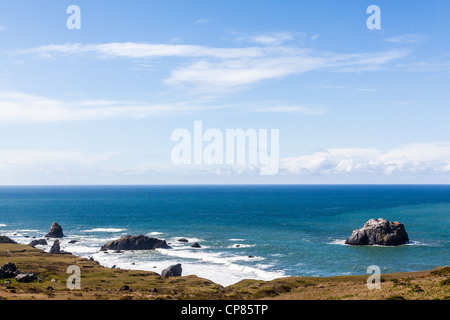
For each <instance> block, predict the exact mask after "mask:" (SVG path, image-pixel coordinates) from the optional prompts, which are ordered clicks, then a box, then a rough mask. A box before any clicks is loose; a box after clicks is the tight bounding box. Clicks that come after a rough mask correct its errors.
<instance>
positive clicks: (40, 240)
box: [28, 239, 48, 247]
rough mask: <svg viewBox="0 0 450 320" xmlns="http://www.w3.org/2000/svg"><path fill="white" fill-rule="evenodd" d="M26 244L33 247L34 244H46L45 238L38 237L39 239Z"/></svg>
mask: <svg viewBox="0 0 450 320" xmlns="http://www.w3.org/2000/svg"><path fill="white" fill-rule="evenodd" d="M28 245H30V246H32V247H34V246H38V245H39V246H46V245H48V243H47V240H45V239H39V240H33V241H31V242H30V243H29V244H28Z"/></svg>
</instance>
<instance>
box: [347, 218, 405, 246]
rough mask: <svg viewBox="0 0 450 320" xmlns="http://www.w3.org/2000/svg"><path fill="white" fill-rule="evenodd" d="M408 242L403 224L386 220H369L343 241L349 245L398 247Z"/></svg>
mask: <svg viewBox="0 0 450 320" xmlns="http://www.w3.org/2000/svg"><path fill="white" fill-rule="evenodd" d="M408 241H409V238H408V233H407V232H406V230H405V226H404V225H403V223H400V222H398V221H394V222H390V221H388V220H386V219H382V218H380V219H370V220H369V221H367V222H366V223H365V224H364V226H363V227H362V228H361V229H357V230H354V231H353V232H352V235H351V236H350V237H349V238H348V239H347V240H346V241H345V243H346V244H350V245H382V246H399V245H402V244H405V243H407V242H408Z"/></svg>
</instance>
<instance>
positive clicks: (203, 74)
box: [21, 33, 408, 93]
mask: <svg viewBox="0 0 450 320" xmlns="http://www.w3.org/2000/svg"><path fill="white" fill-rule="evenodd" d="M292 38H293V36H292V35H291V34H288V33H273V34H267V35H259V36H254V37H253V38H252V41H254V42H257V43H259V44H264V45H265V46H261V47H241V48H215V47H207V46H197V45H178V44H146V43H135V42H121V43H120V42H113V43H105V44H90V45H83V44H63V45H45V46H40V47H36V48H32V49H28V50H23V51H21V53H22V54H24V53H28V54H29V53H36V54H40V55H42V56H49V55H50V56H51V55H52V54H62V55H66V54H94V55H97V56H99V57H103V58H108V57H109V58H127V59H144V58H148V59H155V58H168V57H172V58H179V59H180V61H181V62H182V63H180V64H177V63H176V62H175V63H174V64H173V68H172V70H171V71H170V76H169V77H168V78H167V79H165V80H164V82H165V83H166V84H169V85H174V86H187V87H188V88H190V89H196V91H197V92H205V91H207V92H218V93H220V92H223V91H228V90H236V89H241V88H245V87H247V86H248V85H252V84H256V83H258V82H260V81H264V80H271V79H280V78H284V77H287V76H290V75H298V74H302V73H304V72H308V71H312V70H317V69H325V68H326V69H329V70H332V71H337V72H363V71H373V70H379V69H380V67H382V66H384V65H386V64H388V63H390V62H392V61H395V60H397V59H400V58H403V57H405V56H406V55H407V54H408V52H406V51H400V50H390V51H384V52H383V51H382V52H373V53H356V54H342V53H331V52H318V51H313V50H307V49H303V48H298V47H289V46H283V45H281V43H282V42H284V41H287V40H289V39H292ZM183 59H185V60H183ZM186 59H187V60H186ZM194 93H195V91H194Z"/></svg>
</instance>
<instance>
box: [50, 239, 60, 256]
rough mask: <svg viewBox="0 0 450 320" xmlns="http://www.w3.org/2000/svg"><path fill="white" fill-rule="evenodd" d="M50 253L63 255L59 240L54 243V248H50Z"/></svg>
mask: <svg viewBox="0 0 450 320" xmlns="http://www.w3.org/2000/svg"><path fill="white" fill-rule="evenodd" d="M49 253H57V254H59V253H61V248H60V246H59V240H55V242H53V245H52V247H51V248H50V251H49Z"/></svg>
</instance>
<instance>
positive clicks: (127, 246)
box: [100, 235, 171, 251]
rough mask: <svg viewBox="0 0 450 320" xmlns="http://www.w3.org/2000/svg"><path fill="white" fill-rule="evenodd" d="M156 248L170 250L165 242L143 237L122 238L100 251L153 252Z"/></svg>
mask: <svg viewBox="0 0 450 320" xmlns="http://www.w3.org/2000/svg"><path fill="white" fill-rule="evenodd" d="M157 248H161V249H171V247H170V246H168V245H167V243H166V241H165V240H160V239H156V238H149V237H147V236H144V235H138V236H130V235H128V236H123V237H121V238H119V239H117V240H113V241H110V242H108V243H107V244H105V245H104V246H103V247H101V249H100V251H105V250H154V249H157Z"/></svg>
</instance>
